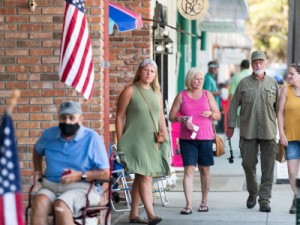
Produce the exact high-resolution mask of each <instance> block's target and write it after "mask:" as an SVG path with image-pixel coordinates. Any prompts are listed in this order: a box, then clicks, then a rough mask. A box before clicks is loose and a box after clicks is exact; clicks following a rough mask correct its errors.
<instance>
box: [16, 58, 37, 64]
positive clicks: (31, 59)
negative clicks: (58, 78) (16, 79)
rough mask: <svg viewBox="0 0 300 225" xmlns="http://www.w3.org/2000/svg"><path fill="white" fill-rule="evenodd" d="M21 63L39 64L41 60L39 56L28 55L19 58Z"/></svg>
mask: <svg viewBox="0 0 300 225" xmlns="http://www.w3.org/2000/svg"><path fill="white" fill-rule="evenodd" d="M18 63H19V64H39V63H41V60H40V58H39V57H26V58H18Z"/></svg>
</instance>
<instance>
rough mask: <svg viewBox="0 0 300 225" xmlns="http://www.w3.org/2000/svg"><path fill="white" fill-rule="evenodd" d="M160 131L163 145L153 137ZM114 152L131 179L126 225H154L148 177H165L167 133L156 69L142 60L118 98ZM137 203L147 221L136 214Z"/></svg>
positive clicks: (166, 168) (167, 167)
mask: <svg viewBox="0 0 300 225" xmlns="http://www.w3.org/2000/svg"><path fill="white" fill-rule="evenodd" d="M157 131H162V132H163V134H164V138H165V142H164V143H162V144H158V143H157V142H156V141H155V135H154V134H155V133H156V132H157ZM116 133H117V139H118V151H119V152H122V153H123V156H122V158H121V159H122V162H123V165H124V166H125V170H126V171H127V172H128V173H130V174H134V175H135V179H134V182H133V185H132V191H131V198H132V202H131V211H130V214H129V222H131V223H146V224H150V225H155V224H158V223H159V222H160V221H161V220H162V218H161V217H160V216H158V215H156V214H155V213H154V209H153V197H152V177H155V176H165V175H167V174H169V172H170V170H169V163H168V161H169V160H168V142H167V137H168V132H167V128H166V123H165V118H164V114H163V103H162V96H161V93H160V86H159V83H158V74H157V65H156V63H155V62H154V61H153V60H151V59H145V60H143V61H142V62H141V63H140V65H139V67H138V69H137V72H136V74H135V77H134V80H133V83H132V84H131V85H129V86H127V87H126V88H125V89H124V90H123V91H122V93H121V94H120V96H119V99H118V104H117V115H116ZM140 200H142V203H143V205H144V208H145V210H146V213H147V217H148V219H142V218H141V217H140V216H139V214H138V207H139V203H140Z"/></svg>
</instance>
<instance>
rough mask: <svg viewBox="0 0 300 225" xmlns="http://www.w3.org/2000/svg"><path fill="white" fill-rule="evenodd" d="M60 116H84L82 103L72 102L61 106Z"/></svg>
mask: <svg viewBox="0 0 300 225" xmlns="http://www.w3.org/2000/svg"><path fill="white" fill-rule="evenodd" d="M58 114H59V115H61V114H70V115H74V114H82V111H81V106H80V103H79V102H72V101H68V102H64V103H62V104H61V105H60V107H59V110H58Z"/></svg>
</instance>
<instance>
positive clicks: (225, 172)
mask: <svg viewBox="0 0 300 225" xmlns="http://www.w3.org/2000/svg"><path fill="white" fill-rule="evenodd" d="M233 141H234V142H235V143H234V145H233V146H236V142H237V140H236V138H235V139H232V142H233ZM225 144H226V153H225V155H223V156H221V157H218V158H215V165H214V166H213V167H211V176H212V180H211V189H210V193H209V196H208V207H209V212H206V213H204V212H198V211H197V209H198V207H199V205H200V201H201V192H200V179H199V173H198V171H195V176H194V194H193V213H192V214H190V215H181V214H180V210H182V209H183V207H184V206H185V198H184V193H183V189H182V178H183V173H182V169H178V171H177V172H176V175H177V177H178V180H177V186H176V187H174V188H172V189H170V190H169V191H168V192H167V196H168V199H169V204H168V205H167V206H165V207H164V206H162V204H161V201H160V199H159V198H158V197H157V195H156V194H155V197H154V209H155V212H156V213H157V214H159V215H160V216H161V217H162V218H163V221H162V222H161V223H159V224H160V225H171V224H172V225H196V224H197V225H198V224H201V225H208V224H209V225H219V224H220V225H221V224H222V225H229V224H230V225H232V224H238V225H248V224H249V225H250V224H251V225H292V224H296V215H291V214H289V208H290V206H291V203H292V197H293V193H292V190H291V187H290V185H289V184H276V183H275V181H276V174H275V178H274V185H273V192H272V199H271V204H270V205H271V208H272V211H271V212H270V213H262V212H259V205H258V204H257V205H256V206H255V207H254V208H253V209H248V208H247V207H246V199H247V197H248V192H247V191H246V188H245V177H244V172H243V169H242V166H241V158H240V157H239V150H238V149H237V148H236V147H234V148H235V149H233V153H234V157H235V158H234V163H233V164H230V163H229V162H228V160H227V158H228V157H229V156H230V153H229V147H228V143H227V141H225ZM257 172H258V180H260V165H258V166H257ZM140 215H141V216H142V217H146V214H145V211H144V209H140ZM111 222H112V225H115V224H116V225H125V224H126V225H127V224H129V222H128V212H122V213H120V212H118V213H116V212H112V220H111Z"/></svg>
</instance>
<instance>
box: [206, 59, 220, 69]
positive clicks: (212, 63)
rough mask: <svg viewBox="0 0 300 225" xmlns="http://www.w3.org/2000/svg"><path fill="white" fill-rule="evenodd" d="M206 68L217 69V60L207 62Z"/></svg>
mask: <svg viewBox="0 0 300 225" xmlns="http://www.w3.org/2000/svg"><path fill="white" fill-rule="evenodd" d="M207 66H208V67H214V68H216V67H219V64H218V61H217V60H213V61H210V62H208V64H207Z"/></svg>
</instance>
